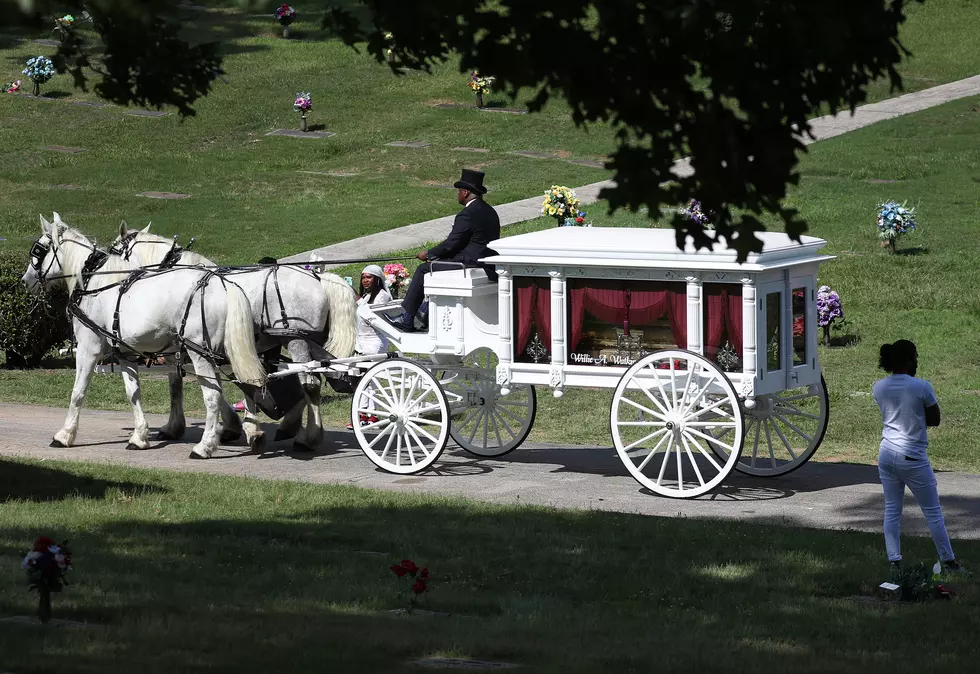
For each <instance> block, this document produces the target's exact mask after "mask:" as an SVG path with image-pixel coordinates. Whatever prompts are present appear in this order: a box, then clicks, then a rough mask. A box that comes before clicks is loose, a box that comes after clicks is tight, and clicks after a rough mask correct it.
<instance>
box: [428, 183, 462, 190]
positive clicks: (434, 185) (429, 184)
mask: <svg viewBox="0 0 980 674" xmlns="http://www.w3.org/2000/svg"><path fill="white" fill-rule="evenodd" d="M422 184H423V185H425V186H426V187H440V188H442V189H444V190H454V189H456V188H455V187H453V186H452V185H443V184H441V183H422Z"/></svg>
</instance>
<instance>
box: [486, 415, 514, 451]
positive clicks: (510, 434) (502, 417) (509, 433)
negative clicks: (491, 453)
mask: <svg viewBox="0 0 980 674" xmlns="http://www.w3.org/2000/svg"><path fill="white" fill-rule="evenodd" d="M491 413H492V414H493V415H494V417H495V418H497V419H499V423H501V424H503V426H504V428H506V429H507V434H508V435H509V436H510V439H511V440H513V439H514V438H516V437H517V433H515V432H514V429H512V428H511V427H510V424H508V423H507V421H506V420H505V419H504V415H502V414H501V413H500V412H498V411H497V410H495V409H491ZM497 441H498V442H499V441H500V438H499V437H498V438H497ZM500 444H501V445H502V444H504V443H502V442H501V443H500Z"/></svg>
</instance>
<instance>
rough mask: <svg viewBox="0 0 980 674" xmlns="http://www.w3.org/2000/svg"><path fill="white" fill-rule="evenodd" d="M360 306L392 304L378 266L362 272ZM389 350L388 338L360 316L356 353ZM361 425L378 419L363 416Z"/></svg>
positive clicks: (362, 353) (359, 291) (367, 354)
mask: <svg viewBox="0 0 980 674" xmlns="http://www.w3.org/2000/svg"><path fill="white" fill-rule="evenodd" d="M357 295H358V300H357V303H358V304H369V305H372V306H373V305H375V304H387V303H388V302H391V293H389V292H388V289H387V288H386V287H385V275H384V272H383V271H382V269H381V267H379V266H378V265H376V264H369V265H368V266H366V267H365V268H364V271H362V272H361V285H360V287H359V288H358V292H357ZM387 350H388V338H387V337H385V336H384V335H383V334H381V333H380V332H378V331H377V330H375V329H374V328H372V327H371V326H370V324H368V322H367V321H365V320H364V319H363V318H361V317H360V316H358V317H357V344H356V346H355V347H354V351H355V352H356V353H357V354H359V355H362V356H370V355H373V354H376V353H384V352H386V351H387ZM368 406H369V408H371V409H374V402H373V401H369V402H368ZM360 420H361V425H362V426H363V425H364V424H368V423H374V422H375V421H377V418H373V415H367V414H361V415H360ZM347 428H348V429H353V428H354V424H353V423H350V422H348V423H347Z"/></svg>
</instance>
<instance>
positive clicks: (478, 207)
mask: <svg viewBox="0 0 980 674" xmlns="http://www.w3.org/2000/svg"><path fill="white" fill-rule="evenodd" d="M499 238H500V218H499V217H497V211H495V210H493V206H491V205H490V204H488V203H486V202H485V201H483V199H476V200H474V201H472V202H471V203H470V204H469V205H468V206H465V207H464V208H463V210H461V211H460V212H459V213H458V214H457V215H456V219H455V220H454V221H453V229H452V231H451V232H449V236H447V237H446V240H445V241H443V242H442V243H440V244H439V245H438V246H435V247H433V248H430V249H429V251H428V256H429V258H430V259H431V258H439V259H440V260H453V261H454V262H462V263H463V264H465V265H466V266H468V267H476V266H479V267H484V265H481V264H478V261H479V259H480V258H481V257H487V256H489V255H496V252H495V251H493V250H491V249H489V248H487V244H489V243H490V242H491V241H494V240H495V239H499ZM484 268H485V269H486V267H484ZM491 272H492V269H488V270H487V274H488V275H490V274H491ZM493 276H496V275H495V274H493Z"/></svg>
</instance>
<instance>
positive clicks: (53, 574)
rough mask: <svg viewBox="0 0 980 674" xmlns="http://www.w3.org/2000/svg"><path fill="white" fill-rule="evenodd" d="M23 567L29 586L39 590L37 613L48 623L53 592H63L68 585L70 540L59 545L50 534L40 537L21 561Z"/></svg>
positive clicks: (42, 620)
mask: <svg viewBox="0 0 980 674" xmlns="http://www.w3.org/2000/svg"><path fill="white" fill-rule="evenodd" d="M21 568H22V569H24V570H25V571H26V572H27V585H28V587H29V588H30V589H32V590H37V593H38V608H37V615H38V618H40V620H41V622H42V623H46V622H48V621H49V620H51V593H52V592H61V590H62V588H63V587H64V586H66V585H68V582H67V581H66V579H65V574H66V573H67V572H68V571H71V550H69V549H68V541H65V542H64V543H62V544H61V545H58V544H57V543H55V541H54V539H53V538H51V537H50V536H41V537H39V538H38V539H37V540H36V541H34V548H33V549H32V550H31V551H30V552H28V553H27V555H26V556H25V557H24V561H22V562H21Z"/></svg>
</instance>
